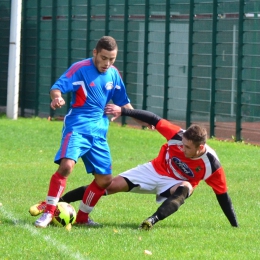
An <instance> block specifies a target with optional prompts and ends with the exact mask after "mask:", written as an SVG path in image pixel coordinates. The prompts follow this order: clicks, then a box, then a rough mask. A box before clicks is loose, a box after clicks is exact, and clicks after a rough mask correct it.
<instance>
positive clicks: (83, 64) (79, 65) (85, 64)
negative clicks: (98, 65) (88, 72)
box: [66, 58, 93, 77]
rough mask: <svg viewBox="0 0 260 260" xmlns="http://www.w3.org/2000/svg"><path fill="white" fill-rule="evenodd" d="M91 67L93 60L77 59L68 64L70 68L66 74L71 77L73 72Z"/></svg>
mask: <svg viewBox="0 0 260 260" xmlns="http://www.w3.org/2000/svg"><path fill="white" fill-rule="evenodd" d="M92 67H93V62H92V60H91V58H89V59H84V60H81V61H77V62H75V63H73V64H72V65H71V66H70V68H69V69H68V71H67V72H66V76H67V77H71V76H72V75H73V74H75V73H77V72H78V71H79V70H81V69H91V68H92Z"/></svg>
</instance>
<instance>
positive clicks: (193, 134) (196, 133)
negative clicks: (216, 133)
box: [183, 124, 207, 147]
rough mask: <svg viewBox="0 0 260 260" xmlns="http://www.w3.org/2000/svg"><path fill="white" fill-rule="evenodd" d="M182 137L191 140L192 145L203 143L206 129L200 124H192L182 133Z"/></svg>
mask: <svg viewBox="0 0 260 260" xmlns="http://www.w3.org/2000/svg"><path fill="white" fill-rule="evenodd" d="M183 137H185V138H186V139H187V140H190V141H192V142H193V143H194V145H195V146H196V147H198V146H200V145H201V144H203V145H204V144H205V143H206V141H207V130H206V129H205V128H204V127H202V126H200V125H196V124H193V125H191V126H190V127H189V128H188V129H187V130H186V131H185V132H184V133H183Z"/></svg>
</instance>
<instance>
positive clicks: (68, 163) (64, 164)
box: [58, 159, 75, 177]
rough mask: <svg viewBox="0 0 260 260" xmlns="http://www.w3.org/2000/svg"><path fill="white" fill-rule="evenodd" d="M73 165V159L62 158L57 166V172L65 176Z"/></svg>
mask: <svg viewBox="0 0 260 260" xmlns="http://www.w3.org/2000/svg"><path fill="white" fill-rule="evenodd" d="M74 165H75V162H74V161H73V160H70V159H62V160H61V163H60V166H59V169H58V172H59V173H60V174H61V175H62V176H64V177H67V176H69V174H70V173H71V172H72V170H73V168H74Z"/></svg>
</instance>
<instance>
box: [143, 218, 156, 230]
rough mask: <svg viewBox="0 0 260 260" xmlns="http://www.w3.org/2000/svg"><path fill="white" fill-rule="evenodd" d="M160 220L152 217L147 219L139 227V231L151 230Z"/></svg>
mask: <svg viewBox="0 0 260 260" xmlns="http://www.w3.org/2000/svg"><path fill="white" fill-rule="evenodd" d="M158 221H159V220H158V218H157V217H154V216H151V217H149V218H147V219H146V220H144V221H143V222H142V223H141V225H140V226H139V229H143V230H151V229H152V227H153V226H154V224H155V223H156V222H158Z"/></svg>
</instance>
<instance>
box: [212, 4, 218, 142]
mask: <svg viewBox="0 0 260 260" xmlns="http://www.w3.org/2000/svg"><path fill="white" fill-rule="evenodd" d="M217 8H218V0H214V1H213V13H212V49H211V100H210V137H212V136H215V116H216V110H215V105H216V102H215V101H216V52H217V51H216V48H217V40H216V39H217V36H216V35H217Z"/></svg>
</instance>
